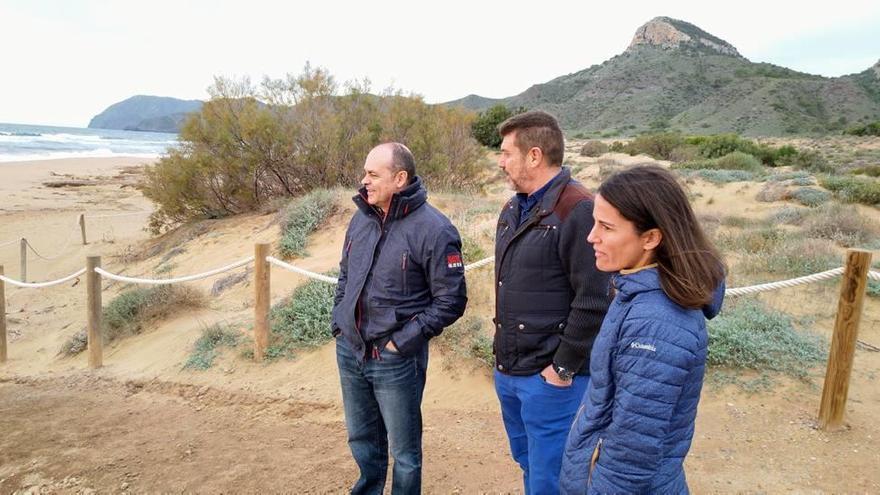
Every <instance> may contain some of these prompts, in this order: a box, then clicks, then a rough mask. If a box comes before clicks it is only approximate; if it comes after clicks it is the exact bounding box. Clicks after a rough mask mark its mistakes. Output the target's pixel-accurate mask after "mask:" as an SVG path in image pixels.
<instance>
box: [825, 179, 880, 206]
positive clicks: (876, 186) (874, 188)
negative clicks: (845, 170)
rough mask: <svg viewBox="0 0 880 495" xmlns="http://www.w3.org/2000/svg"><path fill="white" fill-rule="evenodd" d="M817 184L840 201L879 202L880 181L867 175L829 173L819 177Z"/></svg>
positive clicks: (872, 203) (874, 203)
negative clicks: (832, 193)
mask: <svg viewBox="0 0 880 495" xmlns="http://www.w3.org/2000/svg"><path fill="white" fill-rule="evenodd" d="M819 184H820V185H821V186H822V187H824V188H825V189H828V190H829V191H832V192H834V193H835V194H836V195H837V197H838V198H839V199H840V200H841V201H846V202H848V203H862V204H866V205H870V206H873V205H876V204H880V181H878V180H877V179H873V178H869V177H858V176H846V175H829V176H826V177H823V178H821V179H819Z"/></svg>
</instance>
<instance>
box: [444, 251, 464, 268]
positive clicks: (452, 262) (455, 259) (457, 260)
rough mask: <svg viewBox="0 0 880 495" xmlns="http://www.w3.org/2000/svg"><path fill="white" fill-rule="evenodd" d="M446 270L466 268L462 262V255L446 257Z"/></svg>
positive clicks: (456, 254) (448, 255)
mask: <svg viewBox="0 0 880 495" xmlns="http://www.w3.org/2000/svg"><path fill="white" fill-rule="evenodd" d="M446 268H449V269H452V268H464V263H462V261H461V253H450V254H447V255H446Z"/></svg>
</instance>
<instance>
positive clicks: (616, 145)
mask: <svg viewBox="0 0 880 495" xmlns="http://www.w3.org/2000/svg"><path fill="white" fill-rule="evenodd" d="M608 151H611V152H613V153H625V152H626V144H625V143H623V142H620V141H614V142H613V143H611V146H610V147H609V148H608Z"/></svg>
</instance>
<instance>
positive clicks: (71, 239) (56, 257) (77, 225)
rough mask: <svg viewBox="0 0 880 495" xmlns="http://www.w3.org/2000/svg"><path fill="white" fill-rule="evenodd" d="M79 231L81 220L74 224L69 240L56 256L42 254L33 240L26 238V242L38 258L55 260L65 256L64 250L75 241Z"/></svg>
mask: <svg viewBox="0 0 880 495" xmlns="http://www.w3.org/2000/svg"><path fill="white" fill-rule="evenodd" d="M78 231H79V222H77V223H76V224H74V226H73V229H71V230H70V234H69V235H68V236H67V240H66V241H64V246H63V247H62V248H61V249H60V250H59V252H58V255H56V256H43V255H42V254H40V253H38V252H37V250H36V248H34V246H33V244H31V241H29V240H27V239H24V242H25V244H27V247H28V248H30V250H31V252H32V253H34V254H35V255H36V256H37V258H40V259H43V260H46V261H55V260H57V259H59V258H61V257H62V256H64V251H65V250H66V249H67V248H68V246H70V243H71V241H73V238H74V237H76V233H77V232H78Z"/></svg>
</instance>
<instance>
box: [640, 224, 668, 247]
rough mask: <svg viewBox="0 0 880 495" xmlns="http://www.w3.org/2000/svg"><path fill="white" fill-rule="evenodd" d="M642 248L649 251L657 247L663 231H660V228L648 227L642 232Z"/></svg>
mask: <svg viewBox="0 0 880 495" xmlns="http://www.w3.org/2000/svg"><path fill="white" fill-rule="evenodd" d="M641 237H642V248H643V249H644V250H645V251H650V250H652V249H657V246H659V245H660V241H662V240H663V232H660V229H657V228H653V229H648V230H646V231H644V232H642V236H641Z"/></svg>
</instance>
